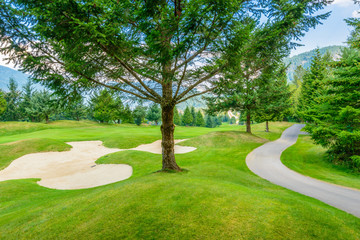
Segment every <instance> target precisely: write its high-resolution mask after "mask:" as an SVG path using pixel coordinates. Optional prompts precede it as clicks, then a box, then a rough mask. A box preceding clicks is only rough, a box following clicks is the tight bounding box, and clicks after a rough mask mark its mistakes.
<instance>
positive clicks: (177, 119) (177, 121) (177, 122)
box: [174, 107, 181, 126]
mask: <svg viewBox="0 0 360 240" xmlns="http://www.w3.org/2000/svg"><path fill="white" fill-rule="evenodd" d="M174 124H175V125H177V126H180V125H181V119H180V115H179V111H178V110H177V108H176V107H175V108H174Z"/></svg>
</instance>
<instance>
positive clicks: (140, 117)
mask: <svg viewBox="0 0 360 240" xmlns="http://www.w3.org/2000/svg"><path fill="white" fill-rule="evenodd" d="M145 116H146V107H143V106H141V105H138V106H136V108H135V109H134V111H133V117H134V120H135V124H136V125H138V126H140V125H141V123H142V122H143V121H144V118H145Z"/></svg>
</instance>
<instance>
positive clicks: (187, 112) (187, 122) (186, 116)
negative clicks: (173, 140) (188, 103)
mask: <svg viewBox="0 0 360 240" xmlns="http://www.w3.org/2000/svg"><path fill="white" fill-rule="evenodd" d="M182 123H183V124H184V126H191V124H192V123H193V116H192V114H191V112H190V109H189V107H186V109H185V112H184V116H183V118H182Z"/></svg>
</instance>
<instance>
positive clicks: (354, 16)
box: [351, 10, 360, 18]
mask: <svg viewBox="0 0 360 240" xmlns="http://www.w3.org/2000/svg"><path fill="white" fill-rule="evenodd" d="M351 16H352V17H353V18H358V17H360V12H359V11H358V10H355V11H353V13H352V15H351Z"/></svg>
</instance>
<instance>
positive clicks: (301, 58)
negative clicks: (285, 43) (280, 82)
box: [284, 46, 343, 81]
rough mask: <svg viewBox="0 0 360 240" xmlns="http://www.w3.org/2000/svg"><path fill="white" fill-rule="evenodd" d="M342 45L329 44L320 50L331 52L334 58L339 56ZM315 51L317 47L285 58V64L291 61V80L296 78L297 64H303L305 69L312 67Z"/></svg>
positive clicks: (289, 76) (289, 75)
mask: <svg viewBox="0 0 360 240" xmlns="http://www.w3.org/2000/svg"><path fill="white" fill-rule="evenodd" d="M342 47H343V46H329V47H323V48H319V50H320V53H321V54H325V53H326V52H330V53H331V55H332V56H333V57H334V58H337V57H339V56H340V53H341V48H342ZM315 51H316V49H314V50H311V51H309V52H304V53H301V54H298V55H295V56H293V57H290V58H285V60H284V62H285V64H289V63H290V66H289V69H288V78H289V81H292V80H293V79H294V72H295V69H296V67H297V66H299V65H302V66H303V67H304V68H305V69H308V68H309V67H310V63H311V60H312V59H313V57H314V55H315Z"/></svg>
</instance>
